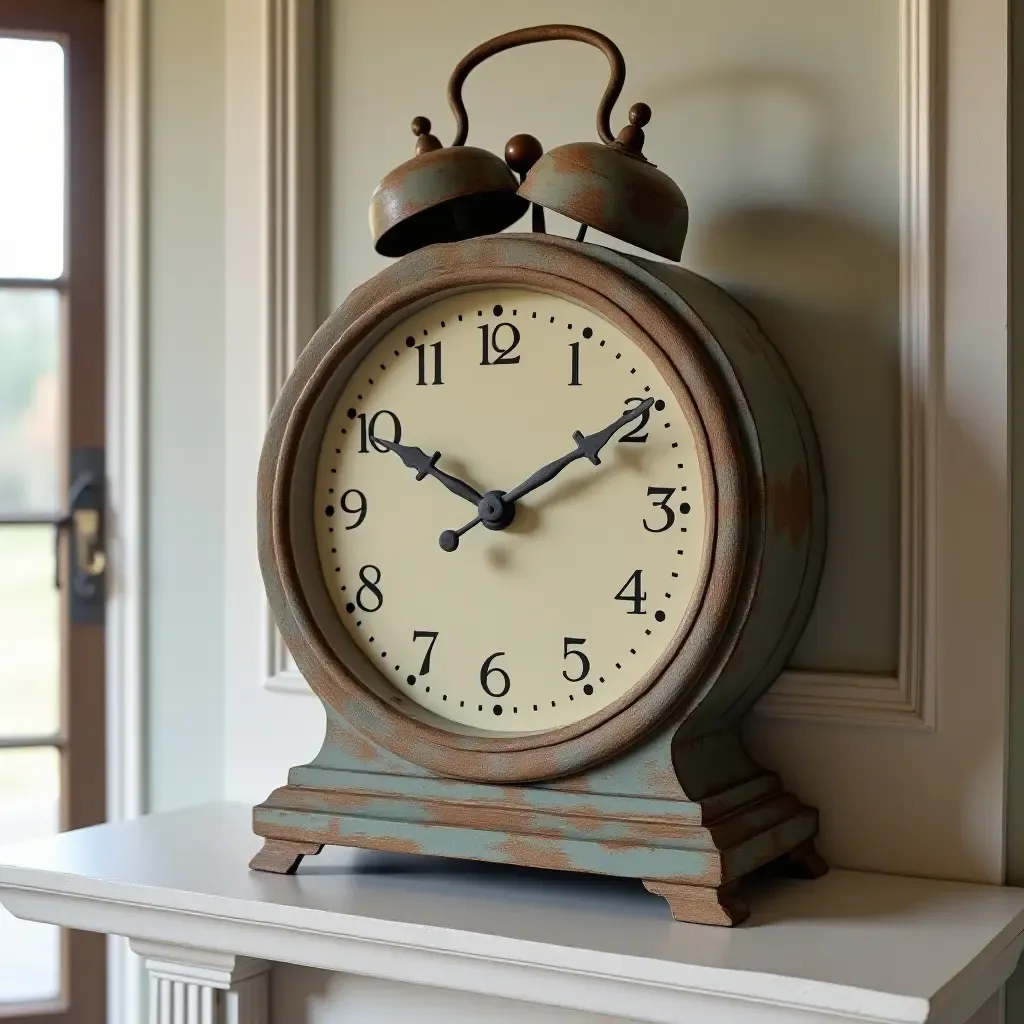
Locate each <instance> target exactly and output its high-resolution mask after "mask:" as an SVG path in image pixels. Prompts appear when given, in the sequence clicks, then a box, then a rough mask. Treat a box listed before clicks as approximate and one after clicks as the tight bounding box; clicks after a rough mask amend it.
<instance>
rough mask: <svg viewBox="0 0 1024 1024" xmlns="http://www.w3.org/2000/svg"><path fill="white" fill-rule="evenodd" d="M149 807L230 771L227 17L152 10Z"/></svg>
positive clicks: (213, 786)
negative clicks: (226, 664) (226, 676)
mask: <svg viewBox="0 0 1024 1024" xmlns="http://www.w3.org/2000/svg"><path fill="white" fill-rule="evenodd" d="M148 58H149V59H148V78H149V81H148V87H149V123H150V133H149V151H148V164H149V167H148V190H147V193H148V227H149V246H148V248H149V260H148V268H147V269H148V278H147V279H148V291H149V294H148V300H149V323H148V367H147V371H148V372H147V375H148V378H149V394H148V401H147V403H146V404H147V407H148V409H147V411H148V423H147V432H148V446H147V456H148V458H147V463H148V467H149V468H148V480H147V485H148V501H147V523H146V525H147V532H148V536H149V544H148V550H149V564H148V566H147V570H146V575H147V584H148V588H149V589H148V595H149V607H148V612H149V614H148V620H147V647H148V658H147V664H148V673H149V680H148V682H149V686H148V693H147V717H148V722H149V737H150V742H149V772H148V775H149V777H148V780H147V781H148V785H147V798H148V806H149V808H150V809H151V810H165V809H168V808H171V807H180V806H187V805H189V804H194V803H198V802H201V801H204V800H209V799H212V798H215V797H216V796H218V795H219V794H220V793H221V792H222V788H223V773H224V758H223V749H224V739H223V735H224V715H223V692H224V691H223V687H224V684H223V661H224V640H223V635H224V625H223V607H224V556H223V549H224V485H223V478H224V416H223V405H224V402H223V392H224V8H223V3H222V2H221V0H170V2H168V0H151V2H150V4H149V47H148Z"/></svg>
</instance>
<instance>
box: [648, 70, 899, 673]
mask: <svg viewBox="0 0 1024 1024" xmlns="http://www.w3.org/2000/svg"><path fill="white" fill-rule="evenodd" d="M648 92H649V100H650V102H651V105H652V106H653V107H654V110H655V116H656V118H657V119H658V128H659V131H660V133H661V135H662V138H664V133H665V132H666V131H671V132H674V133H677V140H676V142H675V144H674V145H673V146H671V147H666V148H671V149H672V150H674V151H675V152H677V153H681V154H683V157H682V159H681V160H680V161H679V164H680V165H681V166H679V167H676V168H672V171H671V173H675V174H677V175H678V176H679V178H680V182H681V185H682V187H683V190H684V192H685V191H686V188H687V185H686V177H687V176H688V175H690V174H692V176H693V178H694V180H698V181H703V182H708V181H715V180H716V174H715V168H718V174H717V177H718V178H721V177H722V174H721V167H722V161H723V154H724V158H725V166H726V167H727V168H728V171H727V174H726V176H727V178H728V180H727V181H725V182H723V185H722V195H723V198H725V197H727V201H726V203H725V204H724V205H720V206H718V207H717V208H715V205H714V202H713V198H714V197H713V196H709V197H708V198H709V199H711V200H712V202H711V204H710V209H711V210H712V212H711V214H710V215H709V216H704V215H703V214H702V209H701V208H700V205H699V204H695V207H696V208H695V209H694V211H693V221H692V227H691V235H690V237H689V238H688V239H687V242H686V248H685V252H684V257H683V262H684V263H685V264H686V265H688V266H690V267H692V268H693V269H694V270H697V271H698V272H699V273H702V274H705V275H707V276H708V277H710V278H711V279H712V280H714V281H717V282H719V283H720V284H722V285H723V286H725V287H727V288H729V290H730V291H731V292H732V293H733V294H734V295H735V296H736V297H737V298H739V299H740V301H741V302H743V303H744V305H746V306H747V308H748V309H749V310H750V311H751V312H752V313H753V314H754V316H755V317H757V319H758V320H759V321H760V322H761V324H762V326H763V327H764V329H765V332H766V333H767V334H768V336H769V337H770V338H771V339H772V340H773V341H774V343H775V344H776V346H777V347H778V348H779V350H780V351H781V352H782V354H783V356H784V357H785V359H786V361H787V363H788V364H789V366H790V368H791V370H792V371H793V374H794V376H795V377H796V379H797V381H798V383H799V385H800V388H801V390H802V392H803V394H804V397H805V398H806V400H807V403H808V405H809V406H810V408H811V413H812V415H813V417H814V422H815V425H816V427H817V429H818V434H819V437H820V440H821V445H822V450H823V454H824V459H825V466H826V474H827V485H828V492H829V523H830V534H831V535H832V536H833V537H842V538H843V544H842V545H835V544H834V545H832V546H831V547H830V550H829V553H828V559H827V562H826V566H825V574H824V578H823V580H822V585H821V591H820V596H819V599H818V602H817V604H816V607H815V611H814V613H813V615H812V618H811V621H810V622H809V624H808V627H807V630H806V631H805V633H804V637H803V639H802V640H801V643H800V645H799V647H798V648H797V650H796V652H795V654H794V657H793V660H792V664H793V665H794V666H795V667H799V668H805V669H815V670H819V671H830V670H834V669H836V668H839V667H841V668H842V669H843V670H845V671H860V672H868V673H882V674H890V673H893V672H895V670H896V667H897V661H898V653H899V574H898V566H899V564H900V550H899V543H900V538H899V493H900V484H899V443H898V439H899V436H900V374H899V369H900V366H899V361H900V350H899V338H900V335H899V301H900V281H899V274H900V268H899V233H898V229H897V227H896V226H895V223H893V218H889V219H888V224H889V225H890V226H879V227H876V226H875V225H874V224H873V223H872V222H871V221H870V220H869V219H868V218H867V217H855V216H847V215H843V214H840V213H837V212H836V211H837V210H842V209H843V208H844V207H848V206H849V195H847V194H845V193H847V192H848V190H850V189H852V188H854V187H856V185H855V180H854V179H855V176H856V171H855V170H854V171H852V172H851V171H849V170H848V169H847V168H845V167H844V166H843V164H842V162H841V160H840V158H839V156H838V153H839V150H840V144H839V140H838V138H837V133H836V131H835V129H834V127H833V126H834V124H835V123H836V118H837V117H838V116H839V115H838V114H837V108H838V104H837V103H836V101H835V98H834V97H833V95H832V94H831V92H830V90H829V89H828V88H824V87H823V86H822V83H821V82H820V80H817V79H812V78H809V77H807V76H801V75H795V74H792V73H790V72H786V71H784V70H772V69H769V70H758V69H746V68H739V69H731V70H729V69H720V70H717V71H714V72H709V73H706V74H700V75H693V76H685V77H681V78H675V79H671V80H666V81H665V82H663V84H661V85H660V86H657V87H655V88H654V89H653V90H648ZM666 122H668V124H666ZM702 138H714V139H715V145H714V151H713V152H710V151H704V150H703V149H700V148H693V147H692V146H688V144H687V141H686V140H688V139H702ZM652 158H653V159H657V154H656V153H652ZM860 187H861V188H863V186H860ZM744 197H748V198H747V201H745V202H744V201H743V200H744ZM737 198H739V200H740V201H739V204H737ZM885 223H886V222H885V221H882V220H881V219H880V220H879V224H880V225H884V224H885Z"/></svg>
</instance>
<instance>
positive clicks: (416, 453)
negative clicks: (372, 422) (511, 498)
mask: <svg viewBox="0 0 1024 1024" xmlns="http://www.w3.org/2000/svg"><path fill="white" fill-rule="evenodd" d="M373 441H374V442H376V443H377V444H382V445H383V446H384V447H385V448H387V449H389V450H390V451H393V452H394V453H395V454H396V455H397V456H398V457H399V458H400V459H401V460H402V462H404V463H405V464H406V465H407V466H408V467H409V468H410V469H413V470H415V471H416V479H417V480H422V479H423V478H424V477H427V476H432V477H434V479H435V480H440V481H441V483H442V484H444V486H445V487H447V488H448V490H449V491H451V492H452V494H457V495H458V496H459V497H460V498H464V499H465V500H466V501H468V502H470V503H472V504H473V505H478V504H479V503H480V499H481V498H482V497H483V495H481V494H480V492H479V491H478V490H476V488H474V487H470V486H469V484H467V483H466V482H465V481H464V480H460V479H459V478H458V477H457V476H452V475H451V474H450V473H446V472H445V471H444V470H443V469H438V468H437V461H438V459H440V458H441V453H440V452H434V454H433V455H428V454H427V453H426V452H425V451H424V450H423V449H422V448H413V447H411V446H410V445H407V444H398V443H397V442H396V441H388V440H385V438H383V437H374V438H373Z"/></svg>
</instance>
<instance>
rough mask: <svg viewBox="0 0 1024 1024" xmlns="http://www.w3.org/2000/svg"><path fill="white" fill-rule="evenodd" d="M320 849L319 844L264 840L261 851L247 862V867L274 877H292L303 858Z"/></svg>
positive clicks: (321, 847)
mask: <svg viewBox="0 0 1024 1024" xmlns="http://www.w3.org/2000/svg"><path fill="white" fill-rule="evenodd" d="M322 849H323V845H322V844H320V843H296V842H292V841H291V840H287V839H264V840H263V849H262V850H260V852H259V853H257V854H256V856H255V857H253V859H252V860H251V861H249V867H250V868H252V870H253V871H269V872H271V873H272V874H275V875H293V874H295V871H296V869H297V868H298V866H299V863H300V861H301V860H302V858H303V857H307V856H308V857H313V856H315V855H316V854H318V853H319V852H320V851H321V850H322Z"/></svg>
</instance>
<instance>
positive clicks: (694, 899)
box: [644, 878, 750, 928]
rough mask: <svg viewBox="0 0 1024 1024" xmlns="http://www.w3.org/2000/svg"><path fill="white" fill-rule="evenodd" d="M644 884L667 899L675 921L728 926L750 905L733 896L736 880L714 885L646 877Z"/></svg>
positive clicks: (742, 917) (746, 912) (742, 916)
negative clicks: (689, 883)
mask: <svg viewBox="0 0 1024 1024" xmlns="http://www.w3.org/2000/svg"><path fill="white" fill-rule="evenodd" d="M644 885H645V886H646V888H647V890H648V891H649V892H653V893H654V894H655V895H656V896H663V897H664V898H665V899H666V900H668V905H669V908H670V909H671V911H672V917H673V918H674V919H675V920H676V921H688V922H689V923H690V924H717V925H721V926H722V927H725V928H731V927H732V926H733V925H736V924H740V923H741V922H742V921H745V920H746V919H747V917H748V916H749V915H750V909H749V907H748V906H747V905H746V903H744V902H743V900H741V899H740V898H739V897H738V896H737V895H736V883H735V882H729V883H727V884H726V885H720V886H717V887H715V886H706V885H684V884H682V883H680V882H662V881H660V880H659V879H656V878H645V879H644Z"/></svg>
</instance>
